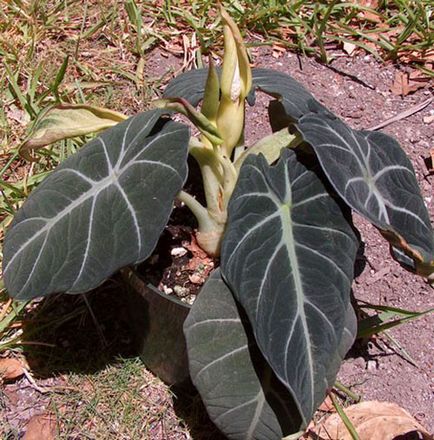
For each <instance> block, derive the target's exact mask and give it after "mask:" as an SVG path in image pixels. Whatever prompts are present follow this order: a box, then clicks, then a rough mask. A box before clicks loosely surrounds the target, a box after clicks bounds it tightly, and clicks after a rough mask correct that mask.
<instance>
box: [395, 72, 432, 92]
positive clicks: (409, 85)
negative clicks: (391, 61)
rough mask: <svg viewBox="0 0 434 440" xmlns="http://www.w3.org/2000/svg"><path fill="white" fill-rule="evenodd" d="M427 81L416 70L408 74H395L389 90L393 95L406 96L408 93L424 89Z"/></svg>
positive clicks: (428, 79)
mask: <svg viewBox="0 0 434 440" xmlns="http://www.w3.org/2000/svg"><path fill="white" fill-rule="evenodd" d="M429 81H430V78H428V77H426V76H424V75H423V74H422V73H421V72H419V71H416V70H415V71H412V72H410V73H407V72H396V74H395V79H394V81H393V84H392V86H391V87H390V90H391V92H392V93H393V94H394V95H401V96H407V95H408V94H409V93H412V92H415V91H416V90H418V89H422V88H424V87H425V86H426V85H427V84H428V83H429Z"/></svg>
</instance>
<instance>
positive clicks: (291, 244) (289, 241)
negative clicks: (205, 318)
mask: <svg viewBox="0 0 434 440" xmlns="http://www.w3.org/2000/svg"><path fill="white" fill-rule="evenodd" d="M287 191H288V192H290V187H289V186H287ZM279 212H280V218H281V222H282V239H283V241H284V243H285V245H286V249H287V253H288V259H289V263H290V269H292V270H290V273H291V275H292V278H293V281H294V290H295V293H296V301H297V316H296V317H295V318H294V326H295V324H296V321H297V319H298V318H300V320H301V323H302V326H303V329H304V335H309V328H308V325H307V319H306V312H305V310H304V297H305V294H304V289H303V284H302V281H301V276H300V268H299V264H298V257H297V253H296V250H295V239H294V231H293V227H292V218H291V208H290V206H289V203H288V204H286V203H283V204H282V205H281V207H280V210H279ZM288 336H289V337H288V342H287V345H286V350H285V366H286V365H287V356H288V347H289V343H290V341H291V339H292V334H291V335H288ZM305 341H306V351H307V355H308V363H309V365H308V366H307V368H308V371H309V376H310V390H311V396H310V413H312V412H313V402H314V377H313V356H312V345H311V343H310V339H309V337H305ZM286 383H287V384H289V380H288V377H287V376H286ZM294 400H295V402H296V404H297V406H298V408H299V410H300V414H301V415H302V418H303V421H304V422H305V423H307V422H308V420H306V417H305V412H304V409H303V408H301V405H300V403H299V402H298V400H297V399H294Z"/></svg>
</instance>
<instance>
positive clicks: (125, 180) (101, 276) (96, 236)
mask: <svg viewBox="0 0 434 440" xmlns="http://www.w3.org/2000/svg"><path fill="white" fill-rule="evenodd" d="M161 115H162V112H161V111H159V110H156V111H150V112H146V113H142V114H140V115H137V116H135V117H133V118H130V119H128V120H127V121H125V122H122V123H120V124H118V125H116V126H115V127H113V128H112V129H109V130H107V131H105V132H104V133H103V134H102V135H101V136H100V137H98V138H96V139H94V140H93V141H91V142H90V143H89V144H87V145H86V146H85V147H83V148H82V149H81V150H80V151H79V152H78V153H77V154H75V155H74V156H72V157H70V158H68V159H67V160H65V161H64V162H63V163H62V165H60V166H59V167H58V168H57V169H56V170H55V171H54V172H53V173H52V174H51V175H50V176H49V177H48V178H47V179H45V180H44V182H43V183H42V184H41V185H40V186H39V187H38V188H37V189H36V190H35V191H34V192H33V193H32V194H31V195H30V197H29V198H28V200H27V201H26V202H25V203H24V205H23V207H22V208H21V209H20V210H19V211H18V212H17V214H16V216H15V218H14V221H13V223H12V226H11V228H10V229H9V230H8V232H7V234H6V237H5V244H4V260H3V276H4V280H5V285H6V288H7V289H8V291H9V293H10V294H11V295H12V296H14V297H16V298H19V299H30V298H33V297H36V296H41V295H46V294H49V293H53V292H68V293H81V292H86V291H88V290H90V289H92V288H94V287H97V286H98V285H99V284H101V283H102V282H103V281H104V280H105V279H106V278H108V277H109V276H110V275H111V274H113V273H114V272H115V271H116V270H118V269H119V268H121V267H123V266H126V265H128V264H135V263H138V262H140V261H143V260H144V259H145V258H147V257H148V256H149V254H150V253H151V252H152V250H153V249H154V247H155V245H156V243H157V240H158V237H159V235H160V234H161V232H162V230H163V228H164V226H165V225H166V223H167V221H168V219H169V215H170V213H171V211H172V204H173V200H174V198H175V196H176V194H177V193H178V192H179V191H180V189H181V188H182V186H183V184H184V181H185V178H186V174H187V163H186V161H187V148H188V139H189V131H188V128H187V127H185V126H183V125H181V124H178V123H175V122H172V121H170V122H167V121H164V120H163V119H161V118H160V117H161ZM165 122H166V123H165Z"/></svg>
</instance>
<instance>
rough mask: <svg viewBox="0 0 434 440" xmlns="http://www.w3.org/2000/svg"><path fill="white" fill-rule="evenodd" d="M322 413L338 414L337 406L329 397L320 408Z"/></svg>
mask: <svg viewBox="0 0 434 440" xmlns="http://www.w3.org/2000/svg"><path fill="white" fill-rule="evenodd" d="M318 409H319V410H320V411H324V412H328V413H332V412H336V409H335V406H334V405H333V402H332V399H330V396H327V397H326V398H325V399H324V401H323V403H321V405H320V406H319V408H318Z"/></svg>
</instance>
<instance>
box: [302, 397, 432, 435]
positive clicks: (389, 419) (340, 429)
mask: <svg viewBox="0 0 434 440" xmlns="http://www.w3.org/2000/svg"><path fill="white" fill-rule="evenodd" d="M344 411H345V414H346V415H347V416H348V418H349V419H350V421H351V423H352V424H353V426H354V428H355V430H356V431H357V434H358V435H359V438H360V440H394V439H397V438H407V437H403V436H409V435H419V437H415V438H420V439H421V440H422V439H423V440H433V437H432V436H431V435H430V434H428V432H427V431H426V430H425V429H424V428H423V427H422V425H420V424H419V423H418V422H417V421H416V420H415V419H414V418H413V417H412V416H411V415H410V414H409V413H408V412H407V411H405V410H404V409H403V408H401V407H399V406H398V405H396V404H395V403H389V402H377V401H369V402H362V403H358V404H356V405H351V406H349V407H348V408H345V409H344ZM310 432H311V435H312V436H311V437H308V438H309V439H314V438H318V436H319V437H320V438H327V439H330V440H351V439H352V437H351V434H350V433H349V432H348V430H347V428H346V427H345V425H344V423H343V422H342V419H341V418H340V416H339V414H332V415H331V416H330V417H328V418H327V419H326V420H325V421H324V423H321V424H318V425H317V426H316V427H315V428H314V429H313V430H311V431H310ZM315 436H317V437H315ZM408 438H410V437H408ZM411 438H413V437H411Z"/></svg>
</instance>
